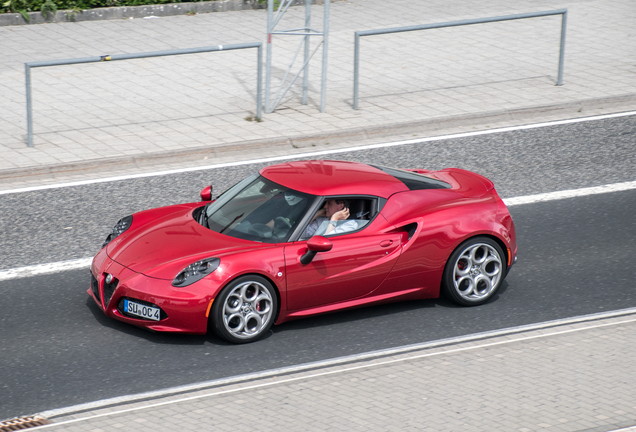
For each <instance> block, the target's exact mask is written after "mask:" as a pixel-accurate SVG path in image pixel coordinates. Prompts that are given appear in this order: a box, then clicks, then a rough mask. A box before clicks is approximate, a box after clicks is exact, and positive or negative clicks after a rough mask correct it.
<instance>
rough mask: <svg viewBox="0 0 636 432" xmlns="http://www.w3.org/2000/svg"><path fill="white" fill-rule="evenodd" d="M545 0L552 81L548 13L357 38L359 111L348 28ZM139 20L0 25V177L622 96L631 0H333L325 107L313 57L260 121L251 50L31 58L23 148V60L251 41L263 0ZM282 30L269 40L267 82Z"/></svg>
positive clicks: (317, 143) (456, 121)
mask: <svg viewBox="0 0 636 432" xmlns="http://www.w3.org/2000/svg"><path fill="white" fill-rule="evenodd" d="M556 8H567V9H568V14H569V17H568V27H567V42H566V58H565V74H564V85H563V86H556V85H555V83H556V75H557V62H558V49H559V36H560V22H561V20H560V17H544V18H533V19H526V20H518V21H509V22H503V23H491V24H481V25H472V26H465V27H454V28H447V29H439V30H429V31H424V32H409V33H400V34H394V35H385V36H374V37H367V38H363V41H362V48H361V65H360V68H361V76H360V109H359V110H353V109H352V93H353V90H352V87H353V34H354V31H356V30H365V29H376V28H387V27H395V26H404V25H413V24H422V23H435V22H445V21H452V20H458V19H467V18H479V17H489V16H501V15H507V14H513V13H521V12H533V11H541V10H550V9H556ZM149 18H150V19H134V20H130V19H129V20H111V21H91V22H80V23H59V24H54V23H53V24H42V25H31V26H8V27H1V28H0V54H2V62H1V63H0V183H3V184H5V183H6V184H9V183H10V184H11V187H13V186H15V185H21V184H23V185H27V184H33V183H37V184H39V183H43V182H58V181H61V180H67V179H72V178H74V176H98V175H112V174H113V173H120V172H121V171H125V170H128V171H133V172H136V171H140V170H144V169H146V168H144V166H143V165H144V163H145V162H148V161H150V162H149V163H150V164H151V165H153V167H155V166H156V165H159V166H164V165H166V166H169V165H170V164H179V163H183V162H182V160H187V163H195V164H196V163H200V162H201V161H204V160H205V161H206V163H210V162H211V161H221V160H223V158H227V157H230V158H253V157H256V156H263V155H268V154H272V153H277V152H278V153H281V152H282V153H285V152H290V153H291V152H296V151H302V150H305V151H306V150H307V149H313V148H316V147H319V148H329V147H332V146H342V145H350V144H352V143H360V142H377V141H378V140H380V139H384V138H385V137H387V136H394V135H404V136H422V135H431V134H437V133H439V132H440V130H457V129H463V130H470V129H473V128H485V127H493V126H494V125H503V124H518V123H520V122H521V123H522V122H524V121H525V122H529V121H531V120H533V121H534V120H537V119H539V120H541V119H551V118H555V117H572V116H584V115H591V114H595V113H603V112H611V111H626V110H630V109H634V108H635V107H636V63H635V60H634V59H636V33H635V32H634V28H636V3H635V2H634V1H633V0H588V1H580V0H565V1H560V2H553V1H535V0H520V1H515V2H510V1H507V0H485V1H483V0H457V1H454V2H451V3H449V2H447V1H445V0H427V1H426V2H423V1H412V0H391V1H390V2H387V1H384V0H350V1H333V2H332V6H331V19H330V43H329V75H328V85H327V110H326V111H327V112H326V113H320V112H319V105H320V95H319V92H320V88H319V86H320V62H319V61H318V60H315V62H314V63H312V68H311V71H310V93H309V96H310V98H309V104H308V105H306V106H303V105H302V104H301V100H300V90H299V88H298V87H297V86H295V87H292V90H291V91H290V93H289V94H288V96H286V97H285V99H284V100H283V102H282V104H281V105H280V107H279V109H278V110H277V111H276V112H275V113H272V114H265V115H264V118H263V121H262V122H256V121H250V119H251V118H252V119H253V117H254V114H255V107H256V102H255V98H256V52H255V51H254V50H250V51H247V50H243V51H228V52H221V53H207V54H196V55H184V56H174V57H165V58H152V59H140V60H130V61H114V62H100V63H93V64H83V65H73V66H57V67H48V68H38V69H33V70H32V82H33V107H34V109H33V124H34V131H35V139H34V143H35V147H34V148H27V146H26V141H25V138H26V108H25V105H26V103H25V86H24V63H25V62H28V61H38V60H54V59H69V58H79V57H88V56H96V55H106V54H120V53H135V52H144V51H156V50H165V49H176V48H191V47H201V46H209V45H219V44H229V43H239V42H250V41H265V31H266V12H265V11H264V10H256V11H236V12H224V13H210V14H200V15H195V16H185V15H184V16H173V17H163V18H156V17H155V18H152V17H149ZM312 20H313V21H312V27H313V28H318V29H319V28H321V25H322V6H313V9H312ZM303 21H304V8H302V7H292V8H290V9H289V10H288V12H287V14H286V15H285V17H284V20H283V22H281V27H280V28H293V27H299V26H302V25H303ZM297 42H298V39H296V38H295V37H292V36H288V37H282V36H274V40H273V43H274V45H273V51H274V63H273V75H274V79H273V85H274V89H275V88H276V85H277V83H278V82H280V80H281V78H282V77H283V76H284V73H285V70H286V68H287V66H288V65H289V60H290V58H291V56H292V55H293V53H294V51H295V48H296V43H297ZM315 43H316V42H314V44H315ZM314 46H315V45H314ZM318 57H319V54H318ZM184 158H185V159H184ZM188 158H189V159H188Z"/></svg>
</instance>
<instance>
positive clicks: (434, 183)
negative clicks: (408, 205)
mask: <svg viewBox="0 0 636 432" xmlns="http://www.w3.org/2000/svg"><path fill="white" fill-rule="evenodd" d="M371 166H372V167H374V168H377V169H379V170H382V171H384V172H385V173H387V174H389V175H392V176H393V177H395V178H396V179H398V180H400V181H401V182H402V183H404V184H405V185H406V187H407V188H409V189H410V190H421V189H450V188H451V185H449V184H448V183H446V182H443V181H441V180H437V179H434V178H431V177H428V176H425V175H423V174H417V173H414V172H411V171H404V170H401V169H396V168H387V167H383V166H378V165H371Z"/></svg>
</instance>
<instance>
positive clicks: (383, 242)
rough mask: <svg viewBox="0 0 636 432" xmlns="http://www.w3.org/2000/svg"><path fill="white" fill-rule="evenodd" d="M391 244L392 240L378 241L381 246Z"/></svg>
mask: <svg viewBox="0 0 636 432" xmlns="http://www.w3.org/2000/svg"><path fill="white" fill-rule="evenodd" d="M392 244H393V240H382V241H381V242H380V246H381V247H389V246H391V245H392Z"/></svg>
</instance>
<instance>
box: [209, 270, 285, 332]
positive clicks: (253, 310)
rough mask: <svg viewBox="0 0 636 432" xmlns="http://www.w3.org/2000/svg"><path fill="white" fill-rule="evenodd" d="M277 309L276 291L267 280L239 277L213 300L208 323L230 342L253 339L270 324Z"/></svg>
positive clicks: (248, 276)
mask: <svg viewBox="0 0 636 432" xmlns="http://www.w3.org/2000/svg"><path fill="white" fill-rule="evenodd" d="M277 308H278V298H277V297H276V291H275V290H274V287H273V286H272V284H271V283H270V282H269V281H268V280H267V279H265V278H263V277H261V276H257V275H247V276H242V277H240V278H237V279H235V280H233V281H232V282H230V283H229V284H228V285H227V286H226V287H225V288H223V290H222V291H221V293H220V294H219V296H218V297H217V298H216V299H215V301H214V304H213V306H212V314H211V316H210V323H211V324H212V328H213V330H214V332H215V333H216V334H217V335H218V336H220V337H222V338H223V339H225V340H227V341H229V342H233V343H248V342H253V341H255V340H258V339H260V338H261V337H263V335H265V333H267V331H268V330H269V329H270V328H271V327H272V324H274V318H275V316H276V310H277Z"/></svg>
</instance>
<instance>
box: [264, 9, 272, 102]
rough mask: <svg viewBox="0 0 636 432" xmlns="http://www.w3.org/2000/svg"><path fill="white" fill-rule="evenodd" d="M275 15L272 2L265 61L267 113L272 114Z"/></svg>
mask: <svg viewBox="0 0 636 432" xmlns="http://www.w3.org/2000/svg"><path fill="white" fill-rule="evenodd" d="M273 15H274V2H272V1H271V0H270V1H268V2H267V58H266V60H265V112H266V113H270V112H272V110H271V106H270V101H269V93H270V81H271V78H272V30H273V26H274V23H273V22H272V19H273Z"/></svg>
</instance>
